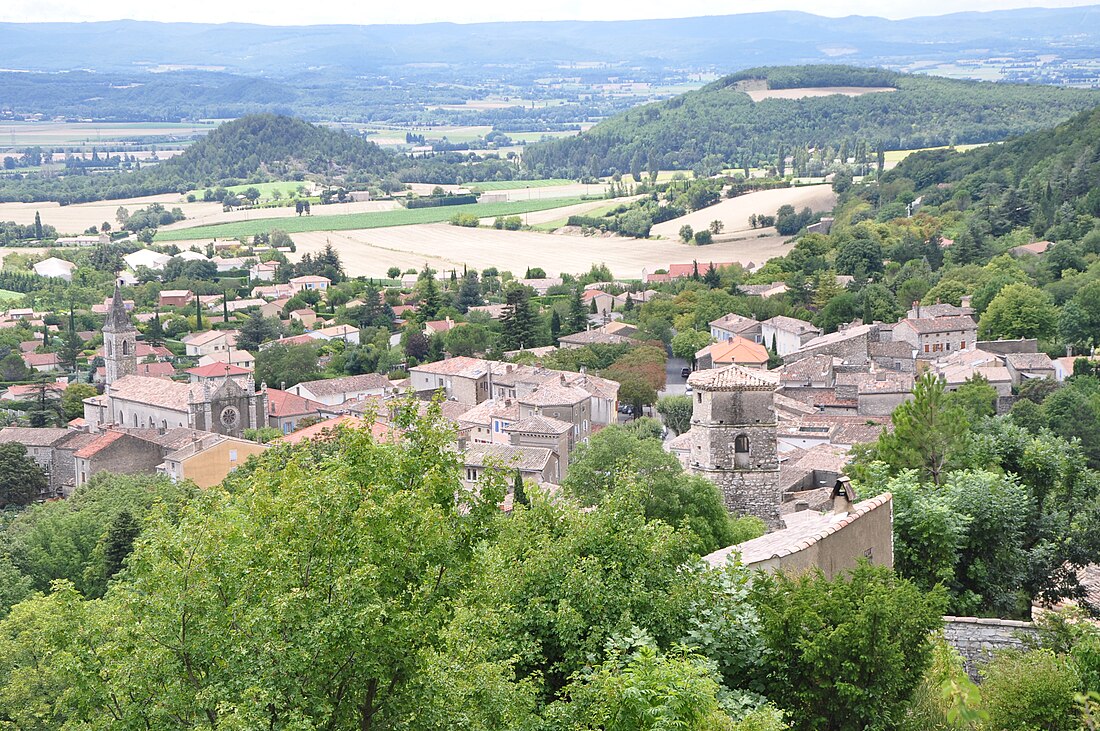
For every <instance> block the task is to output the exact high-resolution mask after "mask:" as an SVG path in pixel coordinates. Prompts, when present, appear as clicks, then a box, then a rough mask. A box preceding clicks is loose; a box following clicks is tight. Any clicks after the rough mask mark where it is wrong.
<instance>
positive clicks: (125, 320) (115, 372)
mask: <svg viewBox="0 0 1100 731" xmlns="http://www.w3.org/2000/svg"><path fill="white" fill-rule="evenodd" d="M137 334H138V331H137V328H136V327H134V324H133V323H132V322H130V314H129V313H128V312H126V303H125V302H124V301H123V299H122V290H121V289H119V287H118V285H117V284H116V285H115V296H114V298H113V299H112V300H111V306H110V308H109V309H108V310H107V321H106V322H105V323H103V351H104V353H103V355H104V358H103V360H104V364H105V365H106V367H107V384H108V385H111V384H113V383H114V382H115V381H117V380H118V379H120V378H122V377H123V376H132V375H134V374H135V373H137Z"/></svg>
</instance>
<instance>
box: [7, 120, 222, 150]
mask: <svg viewBox="0 0 1100 731" xmlns="http://www.w3.org/2000/svg"><path fill="white" fill-rule="evenodd" d="M215 127H217V123H216V122H195V123H178V122H3V123H0V150H2V149H10V148H25V147H27V146H28V145H41V146H43V147H46V146H53V147H67V146H80V145H98V146H102V145H103V144H105V143H108V142H117V141H119V140H127V141H131V142H140V139H141V138H143V137H148V138H156V137H176V138H186V137H194V136H197V135H203V134H206V133H207V132H210V131H211V130H212V129H214V128H215Z"/></svg>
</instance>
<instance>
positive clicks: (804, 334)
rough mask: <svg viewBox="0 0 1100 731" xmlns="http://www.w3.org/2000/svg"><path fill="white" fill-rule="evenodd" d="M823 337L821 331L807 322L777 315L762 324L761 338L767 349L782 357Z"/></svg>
mask: <svg viewBox="0 0 1100 731" xmlns="http://www.w3.org/2000/svg"><path fill="white" fill-rule="evenodd" d="M819 335H821V329H820V328H817V327H814V326H813V325H811V324H810V323H808V322H806V321H805V320H798V319H795V318H793V317H786V316H784V315H777V316H775V317H772V318H769V319H767V320H764V321H763V322H762V323H760V337H761V339H762V341H763V344H764V346H765V347H769V348H771V349H772V350H774V351H775V353H776V354H777V355H779V356H780V357H783V356H786V355H789V354H790V353H793V352H795V351H796V350H800V349H801V348H802V346H804V345H805V344H806V343H808V342H809V341H811V340H813V339H814V338H816V337H818V336H819Z"/></svg>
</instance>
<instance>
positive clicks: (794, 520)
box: [703, 492, 893, 568]
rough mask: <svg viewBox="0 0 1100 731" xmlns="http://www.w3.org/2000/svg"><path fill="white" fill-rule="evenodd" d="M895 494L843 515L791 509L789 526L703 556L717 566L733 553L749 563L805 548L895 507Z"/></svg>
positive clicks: (788, 516)
mask: <svg viewBox="0 0 1100 731" xmlns="http://www.w3.org/2000/svg"><path fill="white" fill-rule="evenodd" d="M892 501H893V496H892V495H891V494H890V493H888V492H887V493H883V494H882V495H879V496H878V497H875V498H871V499H870V500H864V501H863V502H861V503H856V504H855V505H853V506H852V511H851V512H849V513H843V514H841V515H834V514H832V513H826V514H824V515H822V514H821V513H815V512H812V511H809V510H806V511H802V512H800V513H790V514H788V515H787V516H785V517H784V520H785V522H787V524H788V526H789V527H787V528H784V529H782V530H777V531H774V532H772V533H767V534H765V535H762V536H760V537H759V538H754V539H752V540H751V541H745V542H744V543H740V544H737V545H735V546H728V547H726V548H722V549H720V550H718V551H715V552H714V553H711V554H708V555H707V556H704V557H703V560H704V561H706V562H707V563H708V564H710V565H711V566H712V567H713V568H720V567H721V566H724V565H725V564H726V562H727V561H728V560H729V557H730V556H731V555H732V554H734V553H737V554H739V555H740V556H741V561H742V563H744V564H745V565H746V566H751V565H752V564H756V563H760V562H761V561H767V560H768V559H772V558H782V557H784V556H790V555H791V554H794V553H798V552H799V551H803V550H805V549H807V548H809V547H811V546H813V545H814V544H815V543H818V542H819V541H822V540H824V539H825V538H828V537H829V536H830V535H832V534H834V533H836V532H837V531H839V530H843V529H844V528H846V527H848V526H849V525H851V524H852V523H854V522H855V521H857V520H859V519H860V518H862V517H863V516H865V515H867V514H868V513H870V512H872V511H873V510H877V509H879V508H883V507H885V508H886V509H888V510H889V509H892V508H891V505H892Z"/></svg>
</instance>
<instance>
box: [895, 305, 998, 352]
mask: <svg viewBox="0 0 1100 731" xmlns="http://www.w3.org/2000/svg"><path fill="white" fill-rule="evenodd" d="M893 337H894V340H897V341H905V342H907V343H909V344H910V345H912V346H913V348H914V349H915V350H916V351H917V353H916V355H917V358H919V359H922V360H929V359H934V358H939V357H941V356H943V355H945V354H948V353H951V352H953V351H957V350H966V349H968V348H974V347H975V345H976V344H977V341H978V324H977V323H976V322H974V318H972V317H970V316H969V315H948V316H946V317H917V318H912V317H907V318H906V319H904V320H901V321H899V322H898V323H897V324H896V325H894V334H893Z"/></svg>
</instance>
